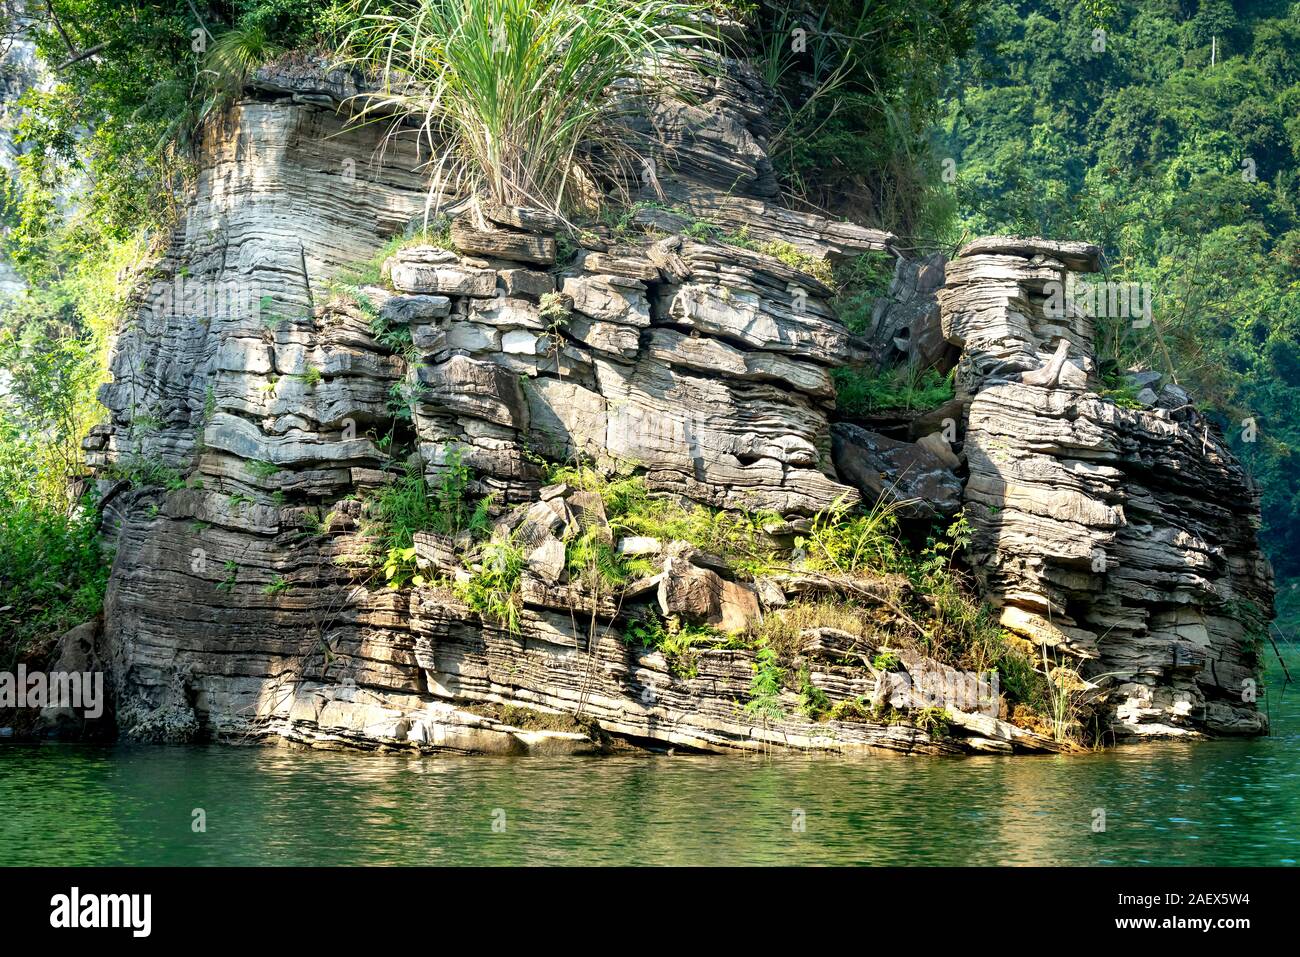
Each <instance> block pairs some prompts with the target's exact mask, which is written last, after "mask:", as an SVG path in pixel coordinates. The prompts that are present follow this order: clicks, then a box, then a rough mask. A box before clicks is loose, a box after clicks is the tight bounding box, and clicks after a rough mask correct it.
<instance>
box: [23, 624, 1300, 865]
mask: <svg viewBox="0 0 1300 957" xmlns="http://www.w3.org/2000/svg"><path fill="white" fill-rule="evenodd" d="M1288 658H1289V664H1290V667H1291V670H1292V673H1293V674H1297V675H1300V654H1298V653H1297V652H1296V650H1295V649H1291V650H1290V651H1289V652H1288ZM1270 686H1271V689H1272V690H1271V692H1270V701H1269V708H1270V711H1271V713H1272V716H1273V720H1274V734H1273V735H1272V736H1271V737H1269V738H1264V739H1259V740H1254V741H1218V742H1203V743H1198V744H1166V745H1153V746H1147V747H1141V748H1126V749H1120V750H1115V751H1111V752H1107V753H1100V754H1091V755H1084V756H1075V757H1068V758H1067V757H1047V758H1037V757H1014V758H1002V757H979V758H966V759H957V760H952V759H930V758H894V757H880V758H854V759H851V760H850V759H837V758H825V757H822V758H800V757H789V758H772V759H766V760H764V759H761V758H738V757H721V756H719V757H682V756H676V757H667V756H662V757H660V756H655V757H645V756H636V757H619V758H612V759H611V758H603V759H602V758H563V759H552V758H481V757H480V758H462V757H430V758H420V757H407V756H392V755H359V754H335V753H322V752H311V751H296V750H286V749H282V748H251V747H250V748H239V747H222V746H212V747H172V748H162V747H126V746H116V747H91V746H71V745H54V744H42V745H10V746H0V864H296V865H329V864H951V865H990V864H1049V865H1050V864H1120V865H1124V864H1153V865H1164V864H1227V865H1293V864H1295V863H1296V861H1297V860H1300V688H1297V687H1296V686H1294V685H1293V686H1291V687H1290V688H1289V689H1286V690H1285V691H1284V689H1282V688H1281V683H1280V673H1279V674H1278V675H1270ZM196 808H202V809H203V811H204V812H205V814H206V826H207V829H206V831H205V832H203V833H196V832H195V831H194V830H193V829H192V820H193V812H194V809H196ZM1096 808H1101V809H1104V811H1105V814H1106V822H1105V823H1106V829H1105V831H1104V832H1101V833H1098V832H1094V830H1093V827H1092V825H1093V820H1094V817H1093V815H1094V809H1096ZM799 812H802V815H800V813H799ZM800 816H801V817H802V821H803V823H804V828H803V829H802V830H798V829H797V828H796V826H795V825H796V824H797V823H798V820H799V819H800ZM494 825H495V827H496V829H495V830H494Z"/></svg>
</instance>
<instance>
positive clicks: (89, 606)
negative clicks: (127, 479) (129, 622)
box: [0, 489, 111, 671]
mask: <svg viewBox="0 0 1300 957" xmlns="http://www.w3.org/2000/svg"><path fill="white" fill-rule="evenodd" d="M110 564H111V563H110V561H109V558H108V557H107V556H105V555H104V554H103V553H102V551H101V549H100V544H99V539H98V536H97V534H96V514H95V509H94V503H93V501H91V500H90V499H89V498H87V499H84V500H83V501H82V502H81V504H80V507H79V508H78V509H77V510H76V511H75V512H74V513H73V514H71V515H69V514H67V513H66V512H65V511H63V510H61V509H55V508H51V507H49V506H48V505H45V504H43V503H40V502H35V501H31V500H25V499H17V498H13V497H11V496H10V495H9V494H7V493H6V492H5V490H3V489H0V670H6V671H8V670H12V668H13V665H14V664H15V663H16V662H18V661H20V660H26V658H27V655H28V654H29V653H36V654H41V653H43V652H45V651H48V649H49V647H50V645H51V644H52V642H53V640H54V639H55V638H57V637H58V636H59V635H61V634H62V633H63V632H65V631H67V630H68V629H69V628H71V627H73V626H74V625H79V624H81V623H82V622H83V621H87V620H89V619H91V618H93V617H94V616H95V615H96V614H98V612H99V610H100V606H101V605H102V603H103V599H104V588H105V586H106V585H107V583H108V572H109V567H110ZM42 663H43V662H42Z"/></svg>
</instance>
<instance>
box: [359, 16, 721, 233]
mask: <svg viewBox="0 0 1300 957" xmlns="http://www.w3.org/2000/svg"><path fill="white" fill-rule="evenodd" d="M706 9H707V0H399V2H398V3H396V4H392V3H385V4H382V5H377V4H375V3H374V2H373V0H355V3H354V5H353V8H352V11H351V15H350V17H349V20H350V21H351V23H352V29H351V30H350V31H349V32H348V33H347V35H346V36H345V38H344V41H343V45H342V53H343V55H344V58H345V60H347V61H348V62H350V63H352V64H354V65H358V66H361V67H363V68H366V69H369V70H371V71H373V72H374V74H375V75H376V78H377V81H378V91H377V92H375V93H372V94H367V95H366V96H365V98H364V102H363V105H362V108H361V110H360V111H359V113H358V115H359V116H360V117H361V118H363V119H365V118H370V119H374V118H376V117H382V116H392V115H394V114H396V115H397V116H399V117H403V118H415V119H417V120H418V122H419V127H420V133H421V135H422V137H423V138H424V139H425V141H426V142H427V143H428V144H429V146H430V149H431V154H432V155H433V157H434V159H433V160H432V161H431V164H430V165H431V168H432V181H431V193H432V192H438V193H442V192H443V191H444V187H445V186H447V185H448V184H452V185H453V186H454V187H455V188H456V189H458V190H463V189H468V190H473V191H475V192H478V193H481V194H483V195H485V196H486V197H487V198H488V199H491V200H494V201H496V202H498V203H501V204H503V205H511V206H537V207H542V208H545V209H549V210H551V211H553V212H557V213H561V214H562V212H563V211H564V210H565V209H567V208H571V205H572V204H571V201H572V200H573V199H574V196H575V193H576V190H577V188H578V184H579V183H580V182H581V181H582V180H583V179H584V178H589V179H588V181H591V180H599V179H600V178H601V177H602V174H608V173H610V172H615V171H616V168H617V167H619V166H625V164H626V163H627V162H629V161H630V159H632V158H633V155H632V154H631V152H630V147H629V146H628V145H627V144H626V143H625V142H623V141H621V140H620V138H619V137H618V136H617V135H616V133H614V132H613V131H612V130H611V127H610V122H609V121H610V120H611V119H612V118H613V116H614V115H615V113H616V112H617V111H618V109H619V107H618V106H617V105H616V102H617V101H616V100H615V98H612V97H610V96H609V92H610V90H611V88H618V87H627V86H631V85H633V84H634V83H635V82H636V81H637V79H638V78H641V77H645V76H648V75H651V74H653V73H655V72H656V71H657V68H658V67H659V66H661V65H663V64H664V63H665V62H666V61H667V60H669V59H674V58H677V57H679V56H680V52H681V50H682V49H683V47H684V45H685V44H686V43H688V42H696V43H698V42H704V41H706V40H707V39H708V38H707V36H706V34H705V32H704V31H703V30H702V29H701V28H700V26H699V24H700V22H701V21H700V20H699V15H700V14H701V13H702V12H704V11H705V10H706ZM597 157H600V158H599V159H598V158H597ZM584 174H585V177H584Z"/></svg>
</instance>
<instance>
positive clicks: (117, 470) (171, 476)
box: [105, 454, 252, 502]
mask: <svg viewBox="0 0 1300 957" xmlns="http://www.w3.org/2000/svg"><path fill="white" fill-rule="evenodd" d="M105 474H106V475H107V477H108V478H111V479H117V480H119V481H120V480H125V481H127V482H130V483H131V484H132V485H134V486H137V487H139V488H155V487H160V488H165V489H167V490H168V491H169V492H174V491H176V490H178V489H183V488H185V476H183V475H182V474H181V473H180V472H179V471H177V470H176V469H174V468H172V467H171V466H169V465H167V464H165V463H164V462H163V461H162V460H161V459H159V458H155V457H150V456H143V455H134V454H128V455H124V456H122V457H121V458H119V459H118V460H117V461H116V462H114V463H113V464H112V465H111V466H109V467H108V468H107V469H106V470H105ZM249 501H250V502H251V501H252V499H249Z"/></svg>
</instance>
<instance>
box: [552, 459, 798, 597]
mask: <svg viewBox="0 0 1300 957" xmlns="http://www.w3.org/2000/svg"><path fill="white" fill-rule="evenodd" d="M547 480H548V481H549V482H550V483H552V484H556V483H560V482H564V483H567V484H569V485H571V486H573V487H575V488H580V489H585V490H587V491H595V492H598V493H599V494H600V496H601V498H602V500H603V501H604V503H605V513H606V516H607V518H608V519H609V524H610V528H611V529H613V531H614V534H615V537H619V536H623V535H645V536H648V537H650V538H657V539H659V541H661V542H664V543H668V542H671V541H684V542H688V543H690V544H691V545H694V546H695V547H696V548H699V549H700V550H701V551H706V552H710V553H712V554H715V555H719V556H721V557H723V558H726V559H727V560H728V561H729V562H730V563H731V565H732V566H733V567H734V568H736V569H737V570H739V571H742V572H745V573H748V574H755V573H758V572H761V571H763V570H764V569H766V568H768V567H770V566H771V564H772V563H773V561H774V560H775V557H776V549H775V545H774V543H773V542H772V540H771V538H770V537H769V536H768V535H767V533H766V532H765V531H764V530H763V529H764V527H765V526H769V525H771V524H773V523H779V522H780V521H781V516H779V515H777V514H775V513H770V512H764V511H756V512H750V513H743V514H742V513H736V512H727V511H722V510H720V509H711V508H707V507H705V506H703V505H699V504H697V503H693V502H687V501H683V500H679V499H676V498H671V497H664V496H652V495H651V494H650V492H649V490H648V489H647V488H646V484H645V479H644V478H643V477H641V476H639V475H634V476H627V475H624V476H619V475H614V476H612V477H611V476H607V475H604V474H603V473H601V472H599V471H597V470H596V469H593V468H588V467H584V466H559V467H552V468H551V469H550V470H549V471H548V474H547Z"/></svg>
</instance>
